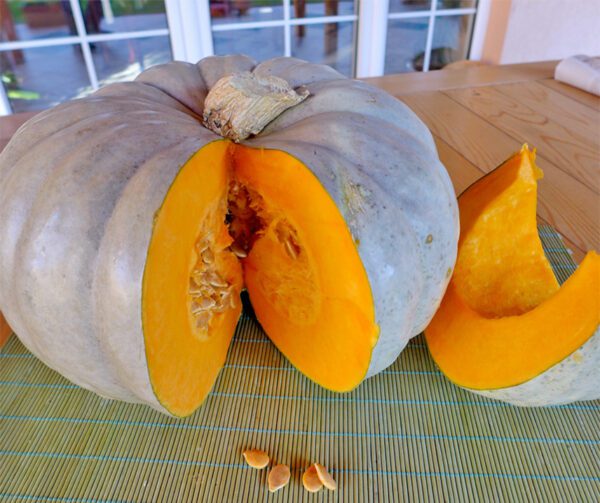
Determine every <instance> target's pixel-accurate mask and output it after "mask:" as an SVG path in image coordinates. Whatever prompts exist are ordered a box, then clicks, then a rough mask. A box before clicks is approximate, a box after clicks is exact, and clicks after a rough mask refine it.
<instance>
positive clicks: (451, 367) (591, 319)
mask: <svg viewBox="0 0 600 503" xmlns="http://www.w3.org/2000/svg"><path fill="white" fill-rule="evenodd" d="M541 177H542V172H541V170H540V169H539V168H538V167H537V166H536V165H535V153H534V152H530V151H529V150H528V149H527V147H526V146H525V147H523V149H522V150H521V152H519V153H518V154H516V155H515V156H513V157H511V158H510V159H508V160H507V161H506V162H505V163H504V164H502V165H501V166H500V167H498V168H497V169H496V170H494V171H493V172H492V173H490V174H489V175H487V176H486V177H484V178H482V179H481V180H479V181H478V182H476V183H475V184H474V185H472V186H471V187H469V188H468V189H467V190H466V191H465V192H464V193H463V194H462V195H461V196H460V197H459V209H460V218H461V236H460V240H459V252H458V258H457V264H456V269H455V273H454V276H453V278H452V280H451V282H450V285H449V287H448V290H447V292H446V295H445V297H444V299H443V301H442V304H441V307H440V309H439V310H438V312H437V313H436V315H435V316H434V318H433V320H432V322H431V323H430V325H429V327H428V328H427V329H426V332H425V334H426V339H427V344H428V346H429V349H430V351H431V354H432V356H433V358H434V360H435V361H436V363H437V364H438V365H439V367H440V369H441V370H442V371H443V372H444V373H445V374H446V376H447V377H448V378H449V379H451V380H452V381H453V382H455V383H456V384H458V385H460V386H463V387H465V388H467V389H470V390H476V391H479V392H482V393H483V394H485V395H487V396H491V397H493V398H499V399H502V400H506V401H508V402H511V403H516V404H519V405H547V404H554V403H564V402H568V401H573V400H577V399H593V398H596V397H598V396H600V392H599V387H600V371H599V370H598V368H599V367H598V364H597V363H598V358H600V353H599V352H598V347H599V346H600V345H599V344H598V338H599V337H600V335H598V334H599V330H598V326H599V324H600V256H598V254H596V253H595V252H589V253H588V255H587V256H586V258H585V259H584V261H583V262H582V264H581V265H580V266H579V268H578V270H577V271H576V272H575V273H574V274H573V275H572V276H571V277H570V278H569V279H568V280H567V281H566V283H565V284H563V285H562V287H559V285H558V282H557V280H556V278H555V277H554V274H553V272H552V268H551V266H550V263H549V262H548V260H547V258H546V257H545V255H544V250H543V248H542V244H541V241H540V239H539V236H538V233H537V224H536V218H535V208H536V190H537V180H538V179H539V178H541Z"/></svg>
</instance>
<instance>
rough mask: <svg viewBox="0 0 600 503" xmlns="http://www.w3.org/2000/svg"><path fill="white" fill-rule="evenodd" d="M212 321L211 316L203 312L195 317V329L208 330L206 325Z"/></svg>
mask: <svg viewBox="0 0 600 503" xmlns="http://www.w3.org/2000/svg"><path fill="white" fill-rule="evenodd" d="M211 319H212V314H210V312H208V311H203V312H201V313H199V314H198V315H197V316H196V328H197V329H199V330H208V325H209V324H210V321H211Z"/></svg>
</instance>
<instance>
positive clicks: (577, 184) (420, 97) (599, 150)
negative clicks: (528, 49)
mask: <svg viewBox="0 0 600 503" xmlns="http://www.w3.org/2000/svg"><path fill="white" fill-rule="evenodd" d="M555 66H556V62H543V63H533V64H521V65H506V66H481V67H470V68H466V69H463V70H442V71H436V72H429V73H412V74H403V75H390V76H386V77H379V78H374V79H367V80H368V82H370V83H371V84H374V85H376V86H379V87H381V88H383V89H385V90H387V91H388V92H389V93H391V94H393V95H394V96H396V97H398V98H399V99H401V100H402V101H404V102H405V103H406V104H407V105H408V106H410V107H411V108H412V109H413V110H414V111H415V112H416V113H417V114H418V115H419V116H420V117H421V119H422V120H423V121H424V122H425V123H426V124H427V125H428V126H429V128H430V129H431V131H432V132H433V134H434V136H435V140H436V143H437V146H438V150H439V154H440V158H441V159H442V162H443V163H444V164H445V165H446V167H447V169H448V171H449V173H450V177H451V178H452V181H453V183H454V188H455V190H456V192H457V194H459V193H460V192H462V191H463V190H464V189H465V188H466V187H467V186H469V185H470V184H471V183H473V182H474V181H475V180H477V179H478V178H479V177H481V176H482V175H483V174H485V173H487V172H489V171H490V170H492V169H493V168H494V167H496V166H497V165H498V164H500V163H501V162H502V161H503V160H504V159H506V158H507V157H508V156H509V155H511V154H512V153H514V152H516V151H517V150H518V149H519V148H520V147H521V145H522V144H523V143H528V144H529V145H530V146H532V147H536V148H537V149H538V164H539V166H540V167H541V168H542V169H543V170H544V173H545V177H544V179H543V180H542V181H541V182H540V185H539V205H538V215H539V219H540V221H542V222H546V223H549V224H551V225H552V226H554V227H555V228H556V229H557V230H558V232H560V233H561V234H562V235H563V237H564V240H565V243H566V244H567V246H568V247H569V248H571V249H572V250H573V256H574V258H575V260H576V261H577V262H579V261H580V260H581V259H582V257H583V255H584V254H585V251H586V250H590V249H596V250H600V196H599V194H600V98H598V97H596V96H594V95H592V94H589V93H586V92H584V91H580V90H578V89H576V88H573V87H570V86H568V85H566V84H562V83H560V82H557V81H555V80H554V79H553V78H552V77H553V75H554V67H555ZM32 115H33V114H32V113H28V114H18V115H13V116H10V117H2V118H0V149H1V148H4V145H6V143H7V142H8V140H9V139H10V137H11V136H12V135H13V133H14V132H15V131H16V130H17V128H18V127H19V126H20V125H21V124H22V123H23V122H25V120H27V119H28V118H30V117H31V116H32ZM3 335H4V337H8V328H7V327H6V324H5V323H3V319H2V318H1V315H0V345H1V343H2V339H3V337H2V336H3Z"/></svg>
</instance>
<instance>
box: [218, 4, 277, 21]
mask: <svg viewBox="0 0 600 503" xmlns="http://www.w3.org/2000/svg"><path fill="white" fill-rule="evenodd" d="M210 16H211V19H212V23H213V24H224V23H248V22H250V23H253V22H256V21H274V20H282V19H283V1H282V0H210Z"/></svg>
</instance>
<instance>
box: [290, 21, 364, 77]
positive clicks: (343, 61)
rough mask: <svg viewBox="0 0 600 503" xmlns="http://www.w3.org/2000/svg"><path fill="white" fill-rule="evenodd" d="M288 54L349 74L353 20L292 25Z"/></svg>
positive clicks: (350, 72) (352, 46) (351, 73)
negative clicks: (290, 45)
mask: <svg viewBox="0 0 600 503" xmlns="http://www.w3.org/2000/svg"><path fill="white" fill-rule="evenodd" d="M292 56H294V57H296V58H301V59H306V60H308V61H312V62H314V63H325V64H327V65H329V66H332V67H333V68H335V69H336V70H338V71H339V72H341V73H343V74H344V75H347V76H348V77H352V76H353V68H352V64H353V61H354V23H353V22H346V23H327V24H310V25H305V26H295V27H293V28H292Z"/></svg>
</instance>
